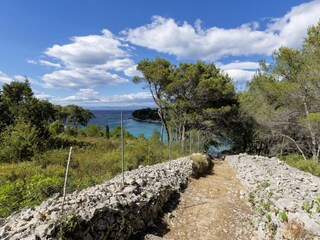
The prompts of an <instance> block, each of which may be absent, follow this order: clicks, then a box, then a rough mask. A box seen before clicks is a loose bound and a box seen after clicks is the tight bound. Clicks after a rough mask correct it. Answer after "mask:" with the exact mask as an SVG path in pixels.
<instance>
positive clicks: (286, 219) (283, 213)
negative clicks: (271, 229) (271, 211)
mask: <svg viewBox="0 0 320 240" xmlns="http://www.w3.org/2000/svg"><path fill="white" fill-rule="evenodd" d="M279 216H280V219H281V221H283V222H288V215H287V213H286V212H285V211H284V212H279Z"/></svg>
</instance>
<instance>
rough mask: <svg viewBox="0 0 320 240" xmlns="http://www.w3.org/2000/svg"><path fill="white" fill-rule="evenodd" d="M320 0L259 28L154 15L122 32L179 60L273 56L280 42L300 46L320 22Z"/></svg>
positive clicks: (254, 23) (135, 41)
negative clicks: (205, 24) (204, 26)
mask: <svg viewBox="0 0 320 240" xmlns="http://www.w3.org/2000/svg"><path fill="white" fill-rule="evenodd" d="M319 13H320V1H319V0H315V1H312V2H309V3H304V4H301V5H299V6H296V7H293V8H292V9H291V11H290V12H288V13H287V14H286V15H284V16H283V17H281V18H278V19H272V22H271V23H270V24H269V25H268V26H267V28H266V29H265V30H259V29H258V28H259V24H258V23H257V22H253V23H247V24H243V25H241V26H239V27H237V28H230V29H224V28H218V27H211V28H208V29H202V28H201V25H200V21H197V22H196V24H195V25H196V26H195V27H193V26H192V25H190V24H189V23H187V22H184V23H182V24H179V23H177V22H176V21H175V20H174V19H172V18H164V17H161V16H155V17H153V19H152V22H151V23H150V24H147V25H144V26H140V27H137V28H135V29H129V30H126V31H123V32H122V34H123V35H124V38H125V39H126V40H127V41H129V42H130V43H132V44H135V45H138V46H142V47H147V48H149V49H153V50H156V51H158V52H163V53H167V54H172V55H175V56H177V57H178V58H179V59H195V60H196V59H202V60H211V61H212V60H217V59H220V58H222V57H225V56H247V55H253V54H266V55H270V54H271V53H272V52H273V51H275V50H276V49H277V48H279V47H280V46H281V45H286V46H288V47H298V46H300V45H301V43H302V40H303V37H304V36H305V35H306V29H307V27H308V26H310V25H312V24H316V23H317V22H318V21H319Z"/></svg>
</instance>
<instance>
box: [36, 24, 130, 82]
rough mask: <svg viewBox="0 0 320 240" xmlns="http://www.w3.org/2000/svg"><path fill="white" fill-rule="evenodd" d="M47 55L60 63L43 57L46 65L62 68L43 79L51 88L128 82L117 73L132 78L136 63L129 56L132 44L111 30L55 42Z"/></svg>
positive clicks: (43, 62) (41, 62) (47, 51)
mask: <svg viewBox="0 0 320 240" xmlns="http://www.w3.org/2000/svg"><path fill="white" fill-rule="evenodd" d="M45 54H46V55H47V56H48V57H50V58H54V59H56V60H58V63H52V62H51V61H44V60H40V61H39V63H40V64H42V65H47V66H52V67H56V68H59V69H58V70H56V71H54V72H51V73H48V74H45V75H44V76H43V77H42V79H43V80H44V81H45V87H49V88H94V87H98V86H106V85H110V84H119V83H125V82H128V80H127V79H125V78H123V77H121V76H120V74H118V73H115V72H119V73H121V72H123V74H124V75H126V76H129V77H131V75H130V74H131V73H132V72H133V71H132V68H133V67H134V66H135V63H134V61H133V60H132V59H130V58H129V54H128V46H127V44H124V43H123V42H121V41H120V40H119V39H117V38H116V37H115V36H114V35H113V34H112V33H111V32H110V31H109V30H107V29H104V30H103V31H102V34H101V35H88V36H77V37H73V38H71V43H69V44H65V45H54V46H53V47H51V48H48V49H47V50H46V52H45Z"/></svg>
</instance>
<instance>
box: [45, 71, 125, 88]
mask: <svg viewBox="0 0 320 240" xmlns="http://www.w3.org/2000/svg"><path fill="white" fill-rule="evenodd" d="M43 80H44V81H45V87H48V88H54V87H58V88H77V89H78V88H87V87H88V86H89V87H99V86H104V85H108V84H117V83H125V82H128V80H127V79H125V78H122V77H120V76H118V75H117V74H112V73H110V72H107V71H105V70H103V69H96V68H72V69H62V70H57V71H54V72H52V73H48V74H45V75H44V76H43Z"/></svg>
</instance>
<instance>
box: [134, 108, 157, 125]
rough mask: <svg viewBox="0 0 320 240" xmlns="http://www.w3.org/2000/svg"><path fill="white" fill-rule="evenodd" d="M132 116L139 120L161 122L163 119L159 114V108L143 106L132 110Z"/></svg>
mask: <svg viewBox="0 0 320 240" xmlns="http://www.w3.org/2000/svg"><path fill="white" fill-rule="evenodd" d="M132 117H133V119H135V120H139V121H152V122H160V121H161V119H160V117H159V114H158V109H151V108H143V109H138V110H135V111H133V112H132Z"/></svg>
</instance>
